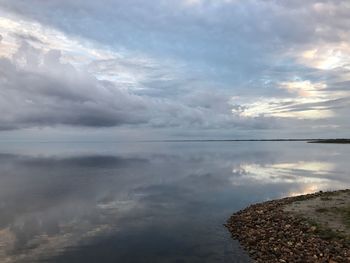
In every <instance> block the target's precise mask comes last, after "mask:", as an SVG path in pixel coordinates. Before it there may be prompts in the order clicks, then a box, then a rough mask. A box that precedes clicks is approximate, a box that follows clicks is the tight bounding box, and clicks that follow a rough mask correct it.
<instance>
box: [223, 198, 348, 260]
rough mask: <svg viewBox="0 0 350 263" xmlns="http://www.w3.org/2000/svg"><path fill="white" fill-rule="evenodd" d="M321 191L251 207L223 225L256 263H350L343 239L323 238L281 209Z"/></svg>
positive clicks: (301, 220)
mask: <svg viewBox="0 0 350 263" xmlns="http://www.w3.org/2000/svg"><path fill="white" fill-rule="evenodd" d="M324 194H325V193H324V192H317V193H314V194H308V195H302V196H297V197H287V198H283V199H279V200H274V201H268V202H264V203H260V204H254V205H251V206H249V207H247V208H246V209H243V210H241V211H238V212H237V213H234V214H233V215H232V216H231V217H230V219H229V220H228V221H227V224H225V226H226V227H227V228H228V230H229V231H230V232H231V234H232V237H233V238H235V239H238V240H239V241H240V244H241V245H242V247H243V248H244V249H245V250H246V251H247V252H248V253H249V255H250V256H251V258H252V259H253V260H255V262H257V263H284V262H288V263H293V262H303V263H309V262H315V263H346V262H349V263H350V258H349V255H350V246H349V245H348V243H347V242H344V240H343V239H337V238H332V239H330V240H329V239H327V240H325V239H323V238H322V237H321V236H319V235H318V228H317V227H315V226H313V225H311V224H310V223H309V222H308V221H307V220H305V219H303V218H300V217H298V216H296V215H293V214H291V213H289V212H285V211H284V210H283V207H284V206H285V205H287V204H290V203H292V202H295V201H302V200H306V199H309V198H314V197H318V196H322V195H324Z"/></svg>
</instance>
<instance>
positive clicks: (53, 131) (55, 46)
mask: <svg viewBox="0 0 350 263" xmlns="http://www.w3.org/2000/svg"><path fill="white" fill-rule="evenodd" d="M349 14H350V2H349V1H348V0H332V1H325V0H324V1H321V0H318V1H317V0H294V1H278V0H244V1H243V0H242V1H239V0H176V1H175V0H152V1H145V0H128V1H121V0H101V1H92V0H75V1H70V0H50V1H43V0H15V1H14V0H0V112H1V115H0V140H17V139H20V140H36V139H38V140H55V139H57V140H63V139H71V140H80V139H86V140H143V139H144V140H147V139H207V138H210V139H242V138H328V137H349V132H348V131H349V128H350V121H349V117H348V116H349V114H350V88H349V84H350V41H349V40H350V15H349Z"/></svg>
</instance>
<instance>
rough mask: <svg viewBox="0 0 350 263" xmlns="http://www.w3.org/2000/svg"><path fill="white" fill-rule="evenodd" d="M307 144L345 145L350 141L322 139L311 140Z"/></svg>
mask: <svg viewBox="0 0 350 263" xmlns="http://www.w3.org/2000/svg"><path fill="white" fill-rule="evenodd" d="M309 143H339V144H347V143H350V139H322V140H311V141H309Z"/></svg>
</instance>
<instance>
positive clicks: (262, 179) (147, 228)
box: [0, 142, 350, 263]
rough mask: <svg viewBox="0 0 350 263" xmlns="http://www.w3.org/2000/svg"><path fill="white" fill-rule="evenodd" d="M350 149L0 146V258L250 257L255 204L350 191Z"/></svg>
mask: <svg viewBox="0 0 350 263" xmlns="http://www.w3.org/2000/svg"><path fill="white" fill-rule="evenodd" d="M349 153H350V147H349V146H347V145H322V144H307V143H303V142H208V143H205V142H192V143H190V142H185V143H28V142H26V143H21V144H20V143H0V262H26V263H27V262H64V263H71V262H77V263H80V262H84V263H85V262H102V263H104V262H122V263H124V262H249V259H248V258H247V256H246V255H245V254H244V252H242V250H241V249H240V247H239V245H238V243H237V242H236V241H233V240H231V238H230V235H229V233H228V232H227V231H226V229H225V228H224V227H223V226H222V224H223V223H225V221H226V219H227V218H228V217H229V216H230V214H231V213H232V212H234V211H236V210H239V209H241V208H243V207H245V206H247V205H248V204H250V203H252V202H260V201H264V200H269V199H274V198H279V197H284V196H290V195H296V194H302V193H309V192H314V191H317V190H330V189H339V188H345V187H350V177H349V172H348V171H349V168H350V162H349Z"/></svg>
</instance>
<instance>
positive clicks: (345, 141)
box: [144, 139, 350, 143]
mask: <svg viewBox="0 0 350 263" xmlns="http://www.w3.org/2000/svg"><path fill="white" fill-rule="evenodd" d="M144 142H307V143H350V139H193V140H191V139H188V140H146V141H144Z"/></svg>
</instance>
